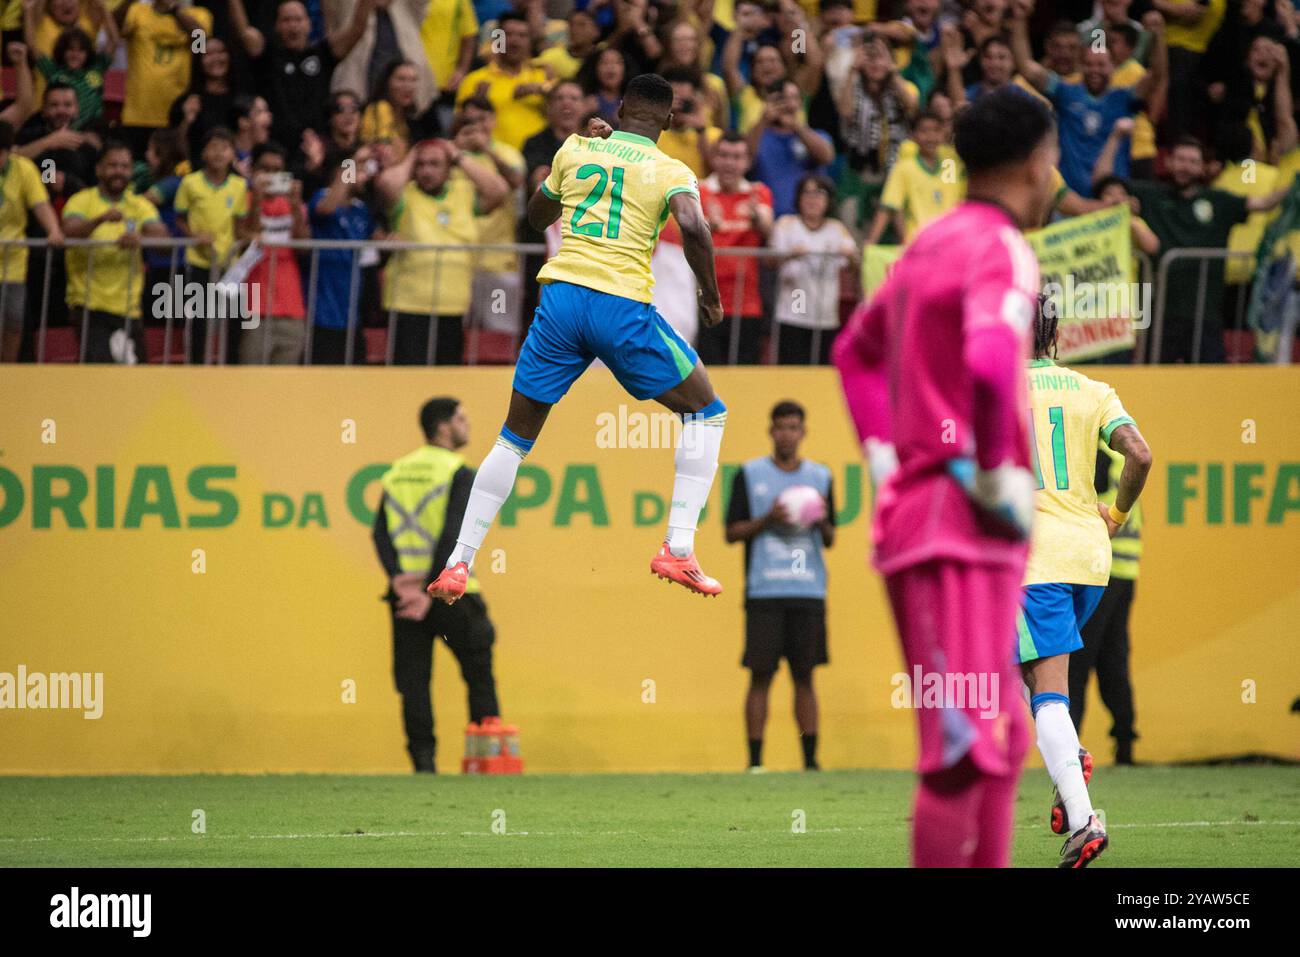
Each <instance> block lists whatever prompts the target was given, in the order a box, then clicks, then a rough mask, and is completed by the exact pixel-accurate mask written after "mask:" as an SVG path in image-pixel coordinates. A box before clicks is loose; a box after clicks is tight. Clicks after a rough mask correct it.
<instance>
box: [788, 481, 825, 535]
mask: <svg viewBox="0 0 1300 957" xmlns="http://www.w3.org/2000/svg"><path fill="white" fill-rule="evenodd" d="M777 501H779V502H780V503H781V505H782V506H783V507H784V508H785V511H786V514H787V515H789V516H790V521H791V522H792V523H793V524H794V525H797V526H798V527H799V528H811V527H812V526H813V525H816V524H817V523H818V522H820V521H821V520H822V519H824V518H825V517H826V500H825V499H823V498H822V497H821V495H819V494H818V492H817V490H816V489H815V488H813V487H812V486H811V485H792V486H790V487H789V488H788V489H786V490H785V491H784V492H782V493H781V494H780V495H778V496H777Z"/></svg>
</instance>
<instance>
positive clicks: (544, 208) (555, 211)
mask: <svg viewBox="0 0 1300 957" xmlns="http://www.w3.org/2000/svg"><path fill="white" fill-rule="evenodd" d="M563 209H564V205H563V204H562V203H561V202H560V200H559V198H558V197H557V198H554V199H553V198H552V197H551V195H550V194H549V193H547V192H546V184H545V182H543V183H541V184H539V185H538V187H537V191H536V192H535V193H533V195H532V196H531V197H530V198H529V200H528V225H529V226H532V227H533V229H535V230H537V231H538V232H539V233H544V232H546V230H547V229H548V228H549V227H550V225H551V223H553V222H555V221H556V220H557V219H559V218H560V212H561V211H562V210H563Z"/></svg>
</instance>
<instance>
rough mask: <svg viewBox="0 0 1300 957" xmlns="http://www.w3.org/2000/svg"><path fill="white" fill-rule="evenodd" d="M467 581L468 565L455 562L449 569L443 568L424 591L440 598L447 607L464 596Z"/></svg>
mask: <svg viewBox="0 0 1300 957" xmlns="http://www.w3.org/2000/svg"><path fill="white" fill-rule="evenodd" d="M468 581H469V565H467V564H465V563H464V562H457V563H456V564H455V565H452V566H451V567H450V568H444V569H443V570H442V571H440V572H439V573H438V577H437V578H435V579H434V580H433V584H432V585H430V586H429V587H428V588H427V589H426V591H428V593H429V594H430V595H432V596H433V597H434V598H440V599H441V600H443V601H445V602H446V603H447V604H448V605H451V604H454V603H455V601H456V599H457V598H459V597H460V596H461V595H463V594H465V584H466V583H467V582H468Z"/></svg>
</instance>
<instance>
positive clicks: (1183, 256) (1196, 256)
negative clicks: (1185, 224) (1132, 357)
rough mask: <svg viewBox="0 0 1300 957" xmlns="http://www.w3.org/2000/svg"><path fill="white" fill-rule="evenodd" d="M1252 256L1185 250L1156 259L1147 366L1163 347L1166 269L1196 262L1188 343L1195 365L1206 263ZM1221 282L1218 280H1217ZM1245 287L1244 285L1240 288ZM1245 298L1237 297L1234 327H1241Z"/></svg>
mask: <svg viewBox="0 0 1300 957" xmlns="http://www.w3.org/2000/svg"><path fill="white" fill-rule="evenodd" d="M1253 258H1254V253H1248V252H1240V251H1234V250H1231V249H1217V248H1213V247H1190V246H1189V247H1187V248H1185V249H1171V250H1169V251H1168V252H1167V253H1165V254H1164V255H1163V256H1161V257H1160V265H1159V268H1158V269H1157V271H1156V285H1155V303H1156V304H1155V309H1154V310H1153V311H1154V312H1155V315H1154V316H1153V317H1152V326H1151V340H1152V346H1151V359H1150V361H1151V363H1152V364H1153V365H1155V364H1158V363H1159V362H1160V353H1161V349H1162V346H1163V344H1164V330H1165V307H1166V306H1167V304H1168V298H1169V268H1170V266H1171V265H1173V264H1174V263H1177V262H1180V261H1187V260H1200V263H1201V266H1200V269H1198V270H1197V278H1196V308H1195V309H1194V310H1193V311H1192V343H1191V353H1190V355H1191V361H1192V362H1193V363H1199V362H1200V361H1201V346H1202V344H1203V343H1202V337H1203V330H1204V328H1205V321H1206V315H1205V312H1206V310H1205V307H1206V298H1207V293H1208V290H1209V282H1210V263H1211V262H1215V261H1219V262H1222V263H1223V264H1224V265H1226V264H1227V261H1228V260H1230V259H1246V260H1249V259H1253ZM1215 268H1216V269H1222V268H1223V267H1222V266H1216V267H1215ZM1220 278H1221V277H1220ZM1240 285H1242V286H1248V285H1249V284H1248V283H1242V284H1240ZM1245 307H1246V295H1245V292H1244V290H1243V292H1241V293H1238V297H1237V324H1238V325H1239V326H1240V325H1242V318H1243V317H1244V315H1245Z"/></svg>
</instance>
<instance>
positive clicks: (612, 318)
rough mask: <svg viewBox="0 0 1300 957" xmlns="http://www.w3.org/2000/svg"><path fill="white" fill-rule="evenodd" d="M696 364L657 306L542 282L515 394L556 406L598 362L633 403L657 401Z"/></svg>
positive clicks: (571, 285)
mask: <svg viewBox="0 0 1300 957" xmlns="http://www.w3.org/2000/svg"><path fill="white" fill-rule="evenodd" d="M698 358H699V357H698V356H697V355H696V353H695V350H694V349H693V348H691V345H690V343H688V342H687V341H686V340H685V339H683V338H682V337H681V336H679V335H678V334H677V331H676V330H675V329H673V327H672V326H670V325H669V324H668V323H667V322H666V321H665V320H664V318H663V316H661V315H659V311H658V310H657V309H655V307H654V305H653V304H652V303H648V302H640V301H639V300H636V299H625V298H624V297H622V296H613V295H610V294H609V293H607V292H597V291H596V290H595V289H589V288H587V287H586V286H579V285H575V284H574V283H569V282H560V281H551V282H547V283H543V284H542V293H541V301H540V302H539V303H538V306H537V312H536V314H535V315H534V318H533V324H532V326H531V328H529V330H528V335H527V337H526V338H525V339H524V345H523V348H522V349H521V350H520V352H519V360H518V362H517V363H516V364H515V379H514V388H515V390H516V391H518V392H520V393H522V394H523V395H526V396H527V397H528V398H530V399H533V400H534V401H537V402H547V403H555V402H558V401H559V400H560V398H561V397H562V396H563V395H564V394H565V393H566V392H568V391H569V387H570V386H571V385H573V383H574V382H575V381H577V379H578V377H579V376H580V375H582V373H583V372H585V371H586V369H587V366H589V365H591V362H592V360H593V359H599V360H600V361H601V362H603V363H604V364H605V365H607V366H608V367H609V370H610V371H611V372H613V373H614V378H616V379H618V381H619V383H620V384H621V385H622V386H623V388H624V389H626V390H627V391H628V392H629V393H630V394H631V395H632V396H633V397H634V398H637V399H652V398H654V397H656V396H659V395H663V393H665V392H667V391H668V390H669V389H673V388H676V387H677V386H678V385H680V384H681V382H682V380H684V379H685V378H686V377H687V376H688V375H690V374H691V370H692V369H694V368H695V363H696V361H697V360H698Z"/></svg>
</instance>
